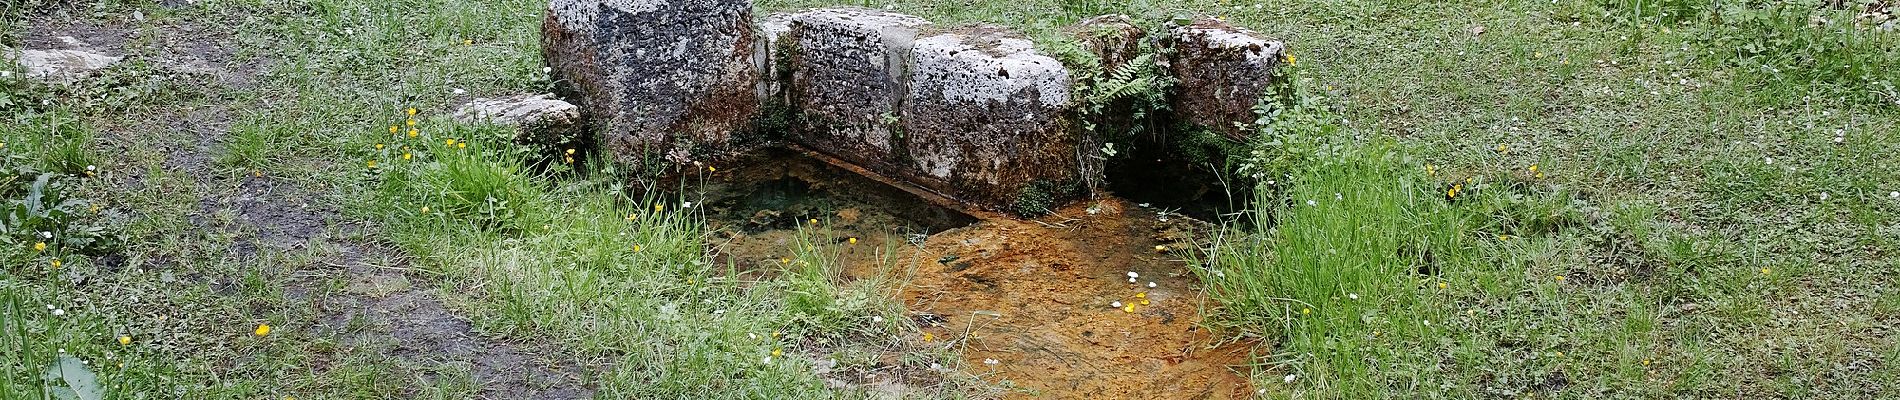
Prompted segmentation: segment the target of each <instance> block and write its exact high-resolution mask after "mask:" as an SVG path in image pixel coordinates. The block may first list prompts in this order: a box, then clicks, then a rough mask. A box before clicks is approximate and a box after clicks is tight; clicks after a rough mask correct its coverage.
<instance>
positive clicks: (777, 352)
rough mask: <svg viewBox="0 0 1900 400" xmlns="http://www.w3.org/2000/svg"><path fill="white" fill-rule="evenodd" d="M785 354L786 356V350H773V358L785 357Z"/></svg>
mask: <svg viewBox="0 0 1900 400" xmlns="http://www.w3.org/2000/svg"><path fill="white" fill-rule="evenodd" d="M783 354H785V350H784V349H777V348H774V349H772V356H773V357H778V356H780V355H783Z"/></svg>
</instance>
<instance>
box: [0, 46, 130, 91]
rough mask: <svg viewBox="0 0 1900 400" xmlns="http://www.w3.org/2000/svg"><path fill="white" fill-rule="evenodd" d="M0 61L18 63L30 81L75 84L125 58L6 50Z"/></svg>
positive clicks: (78, 53)
mask: <svg viewBox="0 0 1900 400" xmlns="http://www.w3.org/2000/svg"><path fill="white" fill-rule="evenodd" d="M0 59H4V60H5V61H12V62H14V63H18V64H19V65H20V67H21V69H23V70H25V72H26V76H27V77H28V78H33V79H40V80H45V81H48V82H54V83H72V82H74V81H78V80H79V79H82V78H85V77H87V76H90V75H92V73H93V72H94V71H98V70H101V69H105V68H106V67H110V66H112V65H113V64H117V63H118V62H119V61H120V60H122V59H123V58H122V57H114V56H108V55H104V54H99V53H94V52H90V51H85V50H17V51H16V50H4V51H0ZM0 69H5V68H0Z"/></svg>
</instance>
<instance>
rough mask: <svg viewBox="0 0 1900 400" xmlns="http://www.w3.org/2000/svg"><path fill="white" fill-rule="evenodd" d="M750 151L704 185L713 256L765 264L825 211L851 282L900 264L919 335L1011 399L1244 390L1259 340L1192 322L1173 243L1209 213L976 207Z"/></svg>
mask: <svg viewBox="0 0 1900 400" xmlns="http://www.w3.org/2000/svg"><path fill="white" fill-rule="evenodd" d="M755 161H758V162H752V163H748V164H746V165H747V166H745V167H742V168H743V169H741V170H732V171H728V172H722V174H725V175H722V176H714V177H712V178H711V179H710V183H709V184H707V185H706V186H704V187H705V188H706V189H705V191H704V192H702V193H721V195H716V196H715V195H709V194H702V195H705V196H708V197H706V198H705V199H706V200H705V203H704V204H706V207H707V208H706V210H705V211H706V212H707V215H708V220H709V224H710V225H711V226H710V227H709V228H710V229H712V230H713V231H714V232H715V233H714V236H715V237H716V238H715V239H714V240H715V242H716V244H715V247H716V248H718V249H719V252H720V253H721V254H722V256H723V257H725V258H728V259H729V260H731V261H732V262H733V263H734V265H737V266H739V267H740V268H770V267H771V266H773V263H774V262H775V261H774V260H777V259H778V258H779V257H782V256H783V252H784V251H785V249H787V248H789V247H791V246H792V245H793V244H795V242H794V240H796V235H797V227H798V224H799V223H802V222H805V221H809V220H810V219H819V220H821V221H825V222H824V223H825V224H827V225H826V228H827V229H826V230H825V232H827V233H826V234H828V235H831V236H835V237H828V238H818V240H820V241H823V242H831V243H837V244H838V245H840V246H843V247H844V249H843V250H842V252H841V257H840V262H841V263H842V264H843V270H844V273H845V275H846V276H847V277H848V279H871V278H879V277H880V276H879V275H880V274H893V273H902V274H905V275H907V276H896V277H891V276H883V277H884V278H896V279H897V280H898V281H900V282H902V283H901V284H900V285H899V286H898V287H897V288H895V289H894V290H895V296H896V297H897V299H898V300H899V301H901V302H903V303H904V305H905V306H906V307H907V309H908V310H909V311H910V312H911V314H912V320H913V321H916V322H918V324H919V326H920V327H921V328H922V330H923V332H922V333H920V336H919V337H917V338H914V340H919V341H922V340H925V339H924V338H923V337H922V336H921V335H922V334H928V335H929V342H928V343H930V344H933V345H936V346H945V347H948V348H953V349H956V350H959V351H960V352H961V354H962V356H963V358H964V360H963V361H964V366H965V367H964V368H965V371H966V372H969V373H971V374H975V375H978V376H980V377H982V378H983V379H985V380H987V381H989V382H993V383H997V384H1000V385H1002V386H1004V387H1005V388H1007V389H1009V390H1010V392H1009V393H1010V394H1008V395H1006V396H1005V397H1006V398H1029V397H1033V398H1082V397H1097V398H1182V399H1227V398H1247V397H1249V396H1250V395H1251V394H1252V387H1251V385H1250V384H1249V383H1248V381H1247V379H1246V378H1245V377H1244V373H1245V372H1246V368H1248V367H1246V366H1247V365H1248V364H1249V363H1250V355H1251V353H1252V351H1253V350H1254V349H1253V347H1254V345H1253V344H1252V343H1222V339H1223V338H1222V337H1220V336H1218V335H1216V334H1214V333H1211V332H1208V331H1207V330H1206V329H1204V328H1202V327H1201V326H1200V325H1199V322H1200V319H1201V317H1200V314H1199V308H1200V306H1202V304H1203V302H1204V298H1203V297H1202V294H1201V292H1200V290H1199V289H1198V288H1197V287H1196V286H1195V285H1196V284H1197V283H1196V278H1195V277H1194V276H1193V274H1192V273H1191V272H1190V271H1189V270H1188V269H1187V268H1188V264H1187V263H1186V262H1184V261H1181V260H1179V259H1178V258H1177V257H1175V256H1174V255H1173V253H1174V251H1175V250H1177V249H1180V248H1183V247H1188V246H1193V243H1194V240H1195V239H1194V238H1195V237H1201V236H1203V235H1201V232H1204V231H1205V230H1207V229H1209V228H1211V226H1210V225H1208V224H1207V223H1205V222H1201V221H1199V220H1196V219H1193V218H1190V217H1186V216H1183V215H1180V214H1176V213H1173V212H1169V211H1163V210H1159V209H1156V208H1151V207H1143V206H1141V205H1138V204H1133V203H1130V202H1127V201H1124V200H1120V199H1116V198H1112V197H1105V198H1103V199H1101V200H1099V201H1089V202H1082V203H1077V204H1073V205H1070V206H1068V207H1064V208H1061V209H1058V210H1057V211H1056V212H1055V213H1053V214H1051V215H1048V216H1045V217H1042V218H1037V219H1033V220H1018V219H1012V218H994V217H992V218H977V217H972V216H970V215H968V214H965V213H962V212H959V211H954V210H949V209H944V208H941V207H936V206H935V205H933V204H932V203H931V202H928V201H924V200H921V199H918V198H916V197H914V196H910V195H909V193H908V192H906V191H903V190H899V189H896V188H892V187H889V186H886V185H884V184H882V183H879V182H876V181H874V180H872V179H869V178H865V177H862V176H855V174H853V173H851V172H849V171H844V170H842V169H839V168H837V167H833V166H830V165H828V164H826V163H824V162H820V161H817V160H812V159H809V158H807V157H804V156H801V155H798V154H790V153H780V154H775V155H772V156H770V157H768V158H767V159H762V160H755ZM979 216H982V215H981V214H980V213H979ZM992 216H993V215H992ZM849 238H857V239H858V241H856V242H855V243H852V242H851V241H849V240H847V239H849ZM892 263H895V264H897V265H896V266H897V267H898V268H892ZM1130 272H1133V273H1135V274H1136V275H1138V277H1137V278H1136V279H1135V282H1132V283H1131V282H1129V273H1130ZM1150 282H1153V284H1154V286H1153V287H1149V283H1150ZM1116 304H1119V305H1120V307H1117V306H1115V305H1116Z"/></svg>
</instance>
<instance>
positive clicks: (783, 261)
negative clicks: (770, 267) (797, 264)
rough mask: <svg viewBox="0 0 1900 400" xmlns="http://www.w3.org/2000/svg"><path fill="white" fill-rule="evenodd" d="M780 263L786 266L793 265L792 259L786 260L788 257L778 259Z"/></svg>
mask: <svg viewBox="0 0 1900 400" xmlns="http://www.w3.org/2000/svg"><path fill="white" fill-rule="evenodd" d="M778 263H779V265H785V264H791V263H792V259H790V258H786V257H779V258H778Z"/></svg>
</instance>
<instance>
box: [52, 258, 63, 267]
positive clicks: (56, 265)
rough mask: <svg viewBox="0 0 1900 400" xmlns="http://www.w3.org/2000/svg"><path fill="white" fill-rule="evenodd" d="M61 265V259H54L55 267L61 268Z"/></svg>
mask: <svg viewBox="0 0 1900 400" xmlns="http://www.w3.org/2000/svg"><path fill="white" fill-rule="evenodd" d="M60 265H62V264H60V263H59V259H57V258H55V259H53V268H59V266H60Z"/></svg>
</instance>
